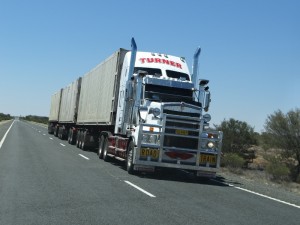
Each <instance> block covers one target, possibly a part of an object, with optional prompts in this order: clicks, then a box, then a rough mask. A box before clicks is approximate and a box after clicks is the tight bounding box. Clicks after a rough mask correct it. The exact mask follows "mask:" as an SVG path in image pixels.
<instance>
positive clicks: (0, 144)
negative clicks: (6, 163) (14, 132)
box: [0, 121, 15, 149]
mask: <svg viewBox="0 0 300 225" xmlns="http://www.w3.org/2000/svg"><path fill="white" fill-rule="evenodd" d="M14 122H15V121H13V122H12V124H11V125H10V127H9V128H8V130H7V131H6V133H5V134H4V136H3V138H2V139H1V141H0V149H1V147H2V145H3V142H4V140H5V138H6V136H7V134H8V132H9V131H10V128H11V127H12V125H13V124H14Z"/></svg>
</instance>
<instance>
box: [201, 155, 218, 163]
mask: <svg viewBox="0 0 300 225" xmlns="http://www.w3.org/2000/svg"><path fill="white" fill-rule="evenodd" d="M206 163H209V164H213V165H215V164H216V163H217V160H216V156H215V155H209V154H201V156H200V164H206Z"/></svg>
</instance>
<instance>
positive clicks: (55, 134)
mask: <svg viewBox="0 0 300 225" xmlns="http://www.w3.org/2000/svg"><path fill="white" fill-rule="evenodd" d="M58 129H59V126H55V127H54V133H53V134H54V136H55V137H57V136H58Z"/></svg>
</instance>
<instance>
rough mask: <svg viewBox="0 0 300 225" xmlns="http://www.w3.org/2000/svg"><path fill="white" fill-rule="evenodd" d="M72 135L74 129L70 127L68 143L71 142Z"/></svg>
mask: <svg viewBox="0 0 300 225" xmlns="http://www.w3.org/2000/svg"><path fill="white" fill-rule="evenodd" d="M72 135H73V131H72V129H71V128H70V129H69V133H68V143H69V144H71V137H72Z"/></svg>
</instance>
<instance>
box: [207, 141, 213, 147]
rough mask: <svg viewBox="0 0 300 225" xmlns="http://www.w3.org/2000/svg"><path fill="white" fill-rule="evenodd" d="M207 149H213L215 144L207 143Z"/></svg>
mask: <svg viewBox="0 0 300 225" xmlns="http://www.w3.org/2000/svg"><path fill="white" fill-rule="evenodd" d="M207 147H209V148H214V147H215V143H213V142H211V141H210V142H208V143H207Z"/></svg>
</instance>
